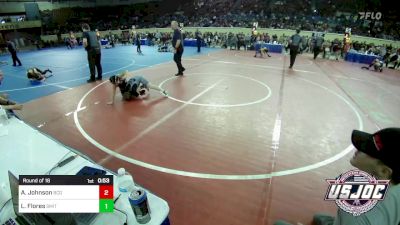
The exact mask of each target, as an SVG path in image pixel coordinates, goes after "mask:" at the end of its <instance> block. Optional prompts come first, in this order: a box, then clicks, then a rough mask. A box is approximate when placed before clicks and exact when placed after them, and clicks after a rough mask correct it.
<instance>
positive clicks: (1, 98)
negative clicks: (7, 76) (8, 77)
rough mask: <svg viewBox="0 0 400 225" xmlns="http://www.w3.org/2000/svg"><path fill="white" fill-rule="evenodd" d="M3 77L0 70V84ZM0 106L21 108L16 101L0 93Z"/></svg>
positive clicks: (11, 108) (12, 108) (8, 108)
mask: <svg viewBox="0 0 400 225" xmlns="http://www.w3.org/2000/svg"><path fill="white" fill-rule="evenodd" d="M3 78H4V74H3V71H1V70H0V85H1V83H2V81H3ZM0 107H1V108H3V109H5V110H21V109H22V105H21V104H17V103H16V102H14V101H11V100H10V99H8V95H7V94H0Z"/></svg>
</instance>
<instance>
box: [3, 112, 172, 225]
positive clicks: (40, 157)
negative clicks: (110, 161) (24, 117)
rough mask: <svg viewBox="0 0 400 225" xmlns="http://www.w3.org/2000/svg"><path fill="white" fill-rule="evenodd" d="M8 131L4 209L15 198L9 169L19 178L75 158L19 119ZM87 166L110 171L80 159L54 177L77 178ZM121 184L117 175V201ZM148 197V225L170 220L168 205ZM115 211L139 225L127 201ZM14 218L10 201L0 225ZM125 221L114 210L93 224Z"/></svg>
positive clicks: (56, 173)
mask: <svg viewBox="0 0 400 225" xmlns="http://www.w3.org/2000/svg"><path fill="white" fill-rule="evenodd" d="M6 128H7V129H8V135H4V136H0V189H1V187H2V186H5V190H2V191H1V192H0V195H3V196H4V195H5V196H4V197H2V198H0V199H1V200H0V207H1V206H2V205H3V204H4V203H5V201H6V200H7V199H10V198H11V192H10V187H9V181H8V172H7V171H8V170H10V171H11V172H12V173H13V174H14V175H16V176H18V175H42V174H45V173H46V172H48V171H49V170H50V169H51V168H53V167H54V166H55V165H56V164H57V163H58V162H59V161H60V159H61V158H67V157H68V156H71V155H75V153H74V152H73V151H71V150H70V149H68V148H67V147H66V146H64V145H62V144H60V143H58V142H56V141H55V140H53V139H52V138H50V137H48V136H46V135H44V134H42V133H41V132H39V131H38V130H36V129H34V128H32V127H31V126H29V125H27V124H25V123H24V122H22V121H21V120H19V119H17V118H11V119H10V120H9V124H8V125H7V127H6ZM66 154H67V155H66ZM84 166H90V167H95V168H101V169H103V170H107V169H104V168H103V167H101V166H99V165H96V164H94V163H92V162H91V161H89V160H88V159H85V158H84V157H81V156H79V157H77V158H76V159H74V160H73V161H71V162H70V163H68V164H66V165H65V166H63V167H61V168H57V169H55V170H53V172H52V173H51V174H52V175H74V174H76V173H77V172H78V171H79V170H80V169H81V168H82V167H84ZM107 174H108V175H111V173H110V171H107ZM117 184H118V182H117V179H116V176H115V175H114V199H115V198H116V197H117V196H118V195H119V194H120V192H119V190H118V187H117ZM147 197H148V201H149V205H150V210H151V220H150V222H149V223H147V224H149V225H150V224H151V225H159V224H161V223H162V222H163V221H164V220H165V219H166V218H167V217H168V213H169V206H168V203H167V202H166V201H165V200H163V199H161V198H159V197H157V196H155V195H154V194H152V193H151V192H149V191H148V194H147ZM115 208H117V209H119V210H122V211H124V212H126V213H127V215H128V225H136V224H138V223H137V222H136V219H135V216H134V214H133V211H132V209H131V207H130V204H129V202H128V200H127V199H123V198H122V197H121V198H120V199H119V200H118V201H117V202H116V204H115ZM10 217H13V218H14V217H15V213H14V211H13V208H12V204H11V203H10V202H9V203H8V204H7V205H6V207H5V208H4V209H3V210H2V211H1V212H0V224H2V223H4V222H5V221H6V220H8V219H9V218H10ZM124 222H125V215H124V214H122V213H120V212H118V211H116V210H114V213H100V214H99V215H98V216H97V218H96V219H95V221H94V222H93V223H92V225H97V224H99V225H100V224H101V225H102V224H113V225H119V224H121V225H122V224H123V223H124Z"/></svg>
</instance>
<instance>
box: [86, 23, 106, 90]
mask: <svg viewBox="0 0 400 225" xmlns="http://www.w3.org/2000/svg"><path fill="white" fill-rule="evenodd" d="M82 30H83V34H82V38H83V40H82V41H83V47H85V49H86V51H87V55H88V62H89V69H90V79H89V80H87V82H88V83H91V82H94V81H96V80H95V75H96V69H95V67H96V68H97V80H101V79H103V77H102V72H103V69H102V67H101V48H100V43H99V41H98V40H97V36H96V33H95V32H93V31H90V27H89V25H88V24H87V23H84V24H82Z"/></svg>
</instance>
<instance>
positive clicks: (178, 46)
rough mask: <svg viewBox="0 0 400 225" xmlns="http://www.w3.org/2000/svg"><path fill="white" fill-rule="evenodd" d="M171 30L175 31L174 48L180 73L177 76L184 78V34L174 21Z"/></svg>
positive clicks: (175, 59)
mask: <svg viewBox="0 0 400 225" xmlns="http://www.w3.org/2000/svg"><path fill="white" fill-rule="evenodd" d="M171 28H172V30H174V36H173V37H172V47H173V48H174V61H175V63H176V66H177V67H178V73H177V74H175V76H183V71H185V68H184V67H183V66H182V62H181V61H182V54H183V43H182V39H183V38H182V34H181V31H180V30H179V27H178V22H176V21H172V22H171Z"/></svg>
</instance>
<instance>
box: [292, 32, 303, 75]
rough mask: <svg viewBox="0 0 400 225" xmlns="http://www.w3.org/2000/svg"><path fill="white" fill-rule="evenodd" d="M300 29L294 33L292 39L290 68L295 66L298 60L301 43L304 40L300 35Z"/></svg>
mask: <svg viewBox="0 0 400 225" xmlns="http://www.w3.org/2000/svg"><path fill="white" fill-rule="evenodd" d="M299 33H300V29H297V30H296V34H294V35H293V36H292V37H291V38H290V40H289V45H290V66H289V69H292V68H293V64H294V61H295V60H296V56H297V53H298V52H299V47H300V43H301V42H302V38H301V36H300V35H299Z"/></svg>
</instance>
